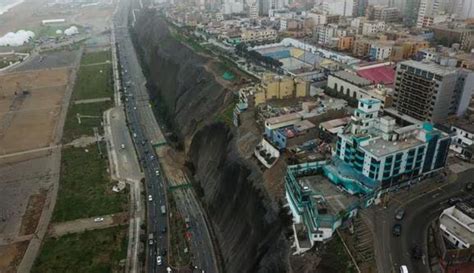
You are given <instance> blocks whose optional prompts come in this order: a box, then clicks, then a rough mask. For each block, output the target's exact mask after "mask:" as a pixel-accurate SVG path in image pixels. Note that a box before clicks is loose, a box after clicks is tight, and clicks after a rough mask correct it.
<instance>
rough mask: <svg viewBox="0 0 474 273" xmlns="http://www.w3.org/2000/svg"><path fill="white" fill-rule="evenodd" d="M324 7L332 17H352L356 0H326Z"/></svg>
mask: <svg viewBox="0 0 474 273" xmlns="http://www.w3.org/2000/svg"><path fill="white" fill-rule="evenodd" d="M322 7H323V11H324V12H327V13H328V14H330V15H341V16H348V17H350V16H352V12H353V11H354V0H325V1H324V2H323V4H322Z"/></svg>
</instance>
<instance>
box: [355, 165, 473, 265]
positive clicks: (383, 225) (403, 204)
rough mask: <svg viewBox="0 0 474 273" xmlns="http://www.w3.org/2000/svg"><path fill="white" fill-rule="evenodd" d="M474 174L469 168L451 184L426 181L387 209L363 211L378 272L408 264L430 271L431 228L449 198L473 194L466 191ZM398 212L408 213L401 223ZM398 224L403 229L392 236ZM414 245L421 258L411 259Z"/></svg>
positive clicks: (400, 195) (398, 195) (397, 196)
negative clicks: (429, 247)
mask: <svg viewBox="0 0 474 273" xmlns="http://www.w3.org/2000/svg"><path fill="white" fill-rule="evenodd" d="M473 175H474V169H469V170H466V171H464V172H461V173H459V174H458V175H456V178H455V179H452V181H446V179H445V180H444V182H438V181H439V178H438V179H433V181H428V182H424V183H423V184H422V185H417V186H415V187H413V188H412V189H410V190H401V191H399V192H398V193H395V194H393V195H392V196H391V197H390V198H389V200H390V201H389V204H388V206H386V207H385V208H384V207H383V206H379V207H377V208H372V209H369V210H367V211H364V212H363V214H364V216H365V218H366V219H367V220H368V222H369V227H370V228H371V229H372V231H373V234H374V236H375V250H376V251H375V252H376V260H377V267H378V272H393V273H397V272H399V270H400V266H401V265H406V266H407V268H408V270H409V272H417V273H429V272H431V270H430V268H429V260H428V257H427V230H428V226H429V225H430V224H431V222H432V221H433V220H435V219H436V218H437V217H439V215H440V214H441V212H442V211H443V210H444V209H445V208H447V207H449V206H450V205H449V204H448V200H449V199H450V198H452V197H461V198H462V197H466V196H468V195H469V194H472V193H468V192H466V191H465V185H466V184H467V183H469V182H472V181H471V179H470V177H472V176H473ZM399 209H404V210H405V217H404V218H403V219H402V220H401V221H397V220H395V218H394V216H395V214H396V211H397V210H399ZM395 223H400V224H401V226H402V232H401V235H400V236H394V235H393V234H392V228H393V225H394V224H395ZM415 246H417V247H420V248H421V249H422V257H421V259H413V258H412V248H413V247H415Z"/></svg>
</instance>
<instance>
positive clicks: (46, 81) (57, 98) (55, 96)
mask: <svg viewBox="0 0 474 273" xmlns="http://www.w3.org/2000/svg"><path fill="white" fill-rule="evenodd" d="M69 73H70V71H69V69H52V70H35V71H29V72H18V73H12V74H7V75H3V76H0V86H1V89H0V109H2V110H0V154H9V153H14V152H19V151H25V150H29V149H36V148H41V147H45V146H48V145H49V144H50V143H51V142H52V137H53V131H54V128H55V126H56V122H57V118H58V115H59V113H60V111H62V100H63V95H64V91H65V89H66V84H67V80H68V77H69Z"/></svg>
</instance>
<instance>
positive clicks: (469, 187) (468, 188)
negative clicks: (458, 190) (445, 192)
mask: <svg viewBox="0 0 474 273" xmlns="http://www.w3.org/2000/svg"><path fill="white" fill-rule="evenodd" d="M473 187H474V183H472V182H471V183H467V184H466V187H465V189H466V191H472V188H473Z"/></svg>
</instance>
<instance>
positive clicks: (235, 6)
mask: <svg viewBox="0 0 474 273" xmlns="http://www.w3.org/2000/svg"><path fill="white" fill-rule="evenodd" d="M243 11H244V3H242V2H237V1H234V0H226V1H225V2H224V3H223V5H222V13H223V14H225V15H229V14H233V13H242V12H243Z"/></svg>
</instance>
